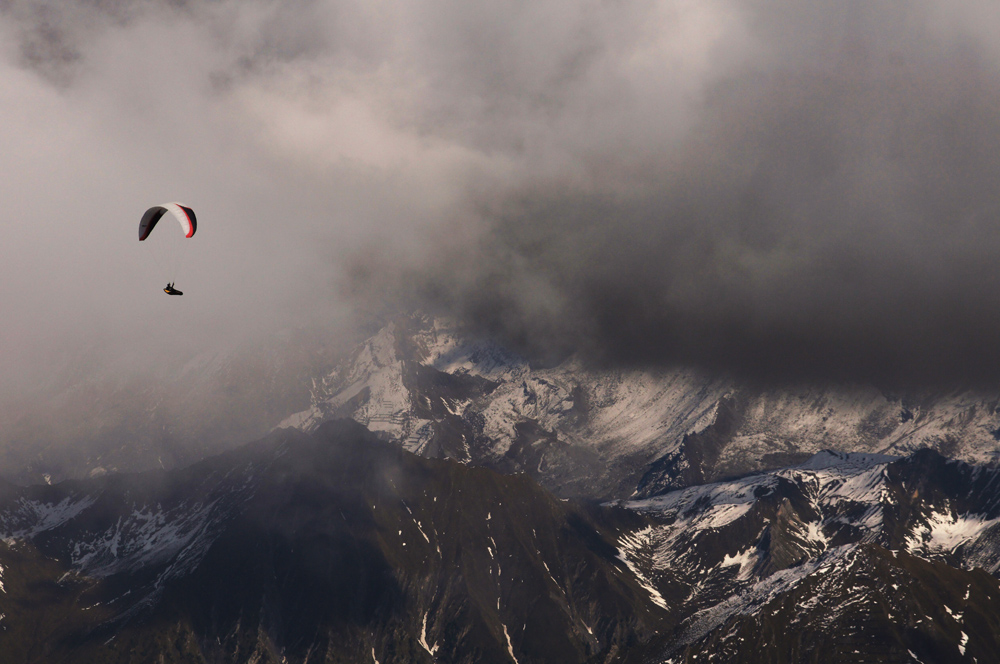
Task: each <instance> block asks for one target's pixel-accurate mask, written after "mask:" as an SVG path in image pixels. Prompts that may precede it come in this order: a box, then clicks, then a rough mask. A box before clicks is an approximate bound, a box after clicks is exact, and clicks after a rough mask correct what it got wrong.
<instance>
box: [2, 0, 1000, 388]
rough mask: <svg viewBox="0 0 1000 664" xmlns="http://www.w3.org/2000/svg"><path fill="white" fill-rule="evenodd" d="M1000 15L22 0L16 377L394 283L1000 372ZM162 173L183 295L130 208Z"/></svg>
mask: <svg viewBox="0 0 1000 664" xmlns="http://www.w3.org/2000/svg"><path fill="white" fill-rule="evenodd" d="M997 34H1000V12H998V11H997V10H996V9H995V8H994V7H993V6H992V5H991V4H988V3H985V2H981V1H979V0H959V1H957V2H948V3H944V2H939V1H931V0H918V1H915V2H909V3H905V4H904V3H870V2H855V1H847V2H844V1H840V0H838V1H836V2H834V1H833V0H830V1H825V0H824V1H822V2H815V3H808V4H803V3H798V2H791V1H790V0H789V1H788V2H757V1H756V0H743V1H737V0H705V1H703V2H697V3H695V2H689V1H688V0H625V1H622V2H615V3H602V2H579V1H578V0H542V1H540V2H533V3H521V2H493V3H487V4H482V3H480V4H478V5H477V4H474V3H473V4H470V3H468V2H465V1H460V0H422V1H421V2H417V1H416V0H395V1H394V2H358V1H355V0H301V1H297V2H278V1H276V0H239V1H237V0H214V1H208V0H185V1H177V2H174V1H167V0H164V1H163V2H138V1H135V2H129V1H126V0H122V1H105V0H86V1H84V0H81V1H79V2H74V3H68V2H55V1H51V2H50V1H46V0H42V1H40V2H36V1H34V0H32V1H28V0H0V127H2V130H0V169H2V171H3V173H4V176H5V177H4V178H3V179H2V180H0V199H2V200H3V201H4V205H3V208H2V210H0V223H2V224H3V226H4V230H5V234H4V242H3V243H2V245H0V279H2V282H3V288H2V289H0V311H3V312H4V317H3V321H2V322H0V345H2V346H3V347H4V348H17V349H18V352H17V353H5V354H4V355H3V356H2V357H0V373H2V375H4V376H5V380H4V381H3V383H2V384H0V393H5V392H11V393H17V392H21V391H23V389H24V387H25V386H26V385H28V384H30V383H32V382H38V381H39V380H43V379H44V378H45V376H47V375H49V374H50V373H51V372H52V371H54V370H56V369H58V368H59V367H60V366H61V365H63V364H65V362H68V361H72V360H73V359H74V358H79V357H81V356H84V355H86V356H90V355H95V356H98V357H99V358H101V360H99V361H96V364H97V365H99V366H103V367H106V368H107V367H134V366H136V365H138V364H141V362H142V361H144V360H143V358H148V357H151V356H155V357H157V358H165V359H157V360H156V361H155V362H151V363H150V367H149V370H150V371H152V372H153V373H154V375H155V373H156V372H157V371H159V370H161V369H162V368H163V367H164V365H172V364H175V363H176V357H177V355H178V354H182V355H184V356H193V355H197V354H198V353H200V352H204V351H206V349H210V348H211V349H218V348H227V347H231V346H234V345H237V344H238V343H241V341H242V340H244V339H245V338H247V337H257V338H261V337H266V336H267V335H268V334H273V333H274V332H275V330H277V329H282V328H284V327H287V326H290V325H296V324H299V323H306V322H308V323H315V322H316V320H317V319H319V320H320V321H322V322H329V323H331V324H336V325H340V324H341V323H344V321H348V320H350V319H351V318H352V317H353V316H354V313H355V311H356V310H357V309H359V308H361V309H374V310H380V308H384V307H386V306H389V305H392V306H396V305H398V304H399V303H402V304H404V305H405V306H408V307H409V306H428V307H434V308H438V309H440V310H444V311H451V312H453V313H457V314H460V315H463V316H468V317H469V318H470V319H471V320H473V321H476V322H477V323H478V324H481V325H483V326H485V327H488V328H490V329H494V330H499V331H502V332H503V333H505V334H507V335H509V336H510V337H511V338H512V339H515V340H518V341H520V342H521V343H523V344H524V345H526V346H530V347H533V348H535V349H537V350H539V352H542V351H544V353H545V354H549V355H559V354H562V353H566V352H570V351H574V350H578V351H581V352H585V353H586V354H587V355H588V356H590V357H594V358H595V359H599V360H603V361H613V362H627V363H632V364H646V363H670V362H693V363H698V364H703V365H709V366H713V367H717V368H720V369H726V370H732V371H742V372H746V373H749V374H753V375H758V376H779V377H781V376H811V377H833V378H845V379H848V378H856V379H861V378H865V377H875V378H894V379H900V380H902V379H907V380H910V379H912V380H928V381H929V380H944V379H948V380H951V379H961V380H973V379H982V380H992V377H993V376H994V375H995V374H996V371H997V369H998V368H1000V358H997V357H996V355H997V353H996V352H995V351H993V344H992V339H993V338H995V337H996V333H997V332H998V331H1000V325H998V323H997V321H996V318H997V316H996V315H995V313H994V312H995V311H997V305H998V304H1000V302H998V300H1000V284H998V283H997V282H998V278H997V277H996V276H995V273H996V270H995V263H996V258H997V257H998V253H1000V242H998V238H997V232H996V230H995V228H996V220H997V218H998V212H1000V210H998V208H1000V202H998V200H997V194H996V189H997V188H996V186H995V183H996V182H997V176H998V175H1000V166H998V163H997V156H996V155H997V154H1000V151H998V150H997V148H998V147H1000V146H998V145H997V143H998V139H997V136H998V131H997V130H998V126H997V125H998V120H997V113H996V109H997V108H1000V106H998V104H997V102H998V96H1000V84H998V81H1000V74H998V62H1000V38H997V36H996V35H997ZM169 200H181V201H184V202H186V203H188V204H190V205H192V206H193V207H195V209H196V210H197V211H198V212H199V216H200V218H201V220H202V223H201V226H200V229H199V235H198V236H197V239H198V240H199V241H198V242H197V243H192V247H191V252H190V253H191V255H190V256H188V257H187V258H186V263H185V264H186V266H187V268H186V269H187V271H188V273H187V276H186V277H185V278H183V279H182V278H178V279H177V282H178V286H179V287H181V288H182V290H184V291H185V293H186V295H185V298H184V303H183V308H181V307H180V306H179V303H177V302H167V301H166V300H169V299H170V298H165V297H162V296H161V294H159V289H160V288H161V287H162V285H163V283H161V282H165V281H166V280H167V278H170V277H164V276H163V275H161V274H160V273H159V272H157V271H156V270H154V269H150V265H149V259H148V257H147V256H146V255H145V254H144V253H142V252H141V251H140V249H142V250H144V248H142V247H139V246H138V243H137V242H136V241H135V238H134V233H135V230H134V226H135V224H136V223H137V221H138V217H139V216H140V215H141V213H142V210H144V209H145V208H146V207H147V206H148V205H151V204H155V203H160V202H163V201H169ZM345 276H346V279H342V281H341V285H343V286H344V287H345V289H346V291H347V292H348V293H349V294H351V295H352V297H348V298H342V297H341V295H342V292H339V291H338V290H337V286H338V281H337V280H338V278H343V277H345ZM77 284H84V285H85V287H83V288H81V287H78V286H77ZM174 299H177V298H174ZM149 349H155V352H152V351H150V350H149ZM123 358H129V359H128V360H127V361H126V360H125V359H123ZM134 358H138V359H135V361H133V359H134ZM105 360H106V361H105ZM123 370H124V369H123ZM115 371H118V369H115Z"/></svg>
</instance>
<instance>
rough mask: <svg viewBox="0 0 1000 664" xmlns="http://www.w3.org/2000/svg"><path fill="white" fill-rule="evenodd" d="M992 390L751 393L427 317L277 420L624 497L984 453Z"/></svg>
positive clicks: (398, 326) (576, 490) (404, 325)
mask: <svg viewBox="0 0 1000 664" xmlns="http://www.w3.org/2000/svg"><path fill="white" fill-rule="evenodd" d="M998 406H1000V395H998V394H981V393H975V392H959V393H949V394H934V393H926V394H900V395H892V394H885V393H883V392H880V391H878V390H876V389H874V388H870V387H864V386H858V387H855V388H843V387H816V386H792V387H785V388H781V389H779V388H761V387H754V386H749V385H742V384H739V383H737V382H734V381H733V380H729V379H723V378H720V377H717V376H711V375H708V374H704V373H701V372H698V371H694V370H683V369H676V370H661V371H638V370H636V371H624V370H620V371H601V370H595V369H593V368H589V367H587V366H585V365H584V364H583V363H581V362H580V361H579V360H578V359H576V358H569V359H567V360H566V361H564V362H562V363H561V364H559V365H557V366H554V367H535V366H532V365H531V364H530V363H529V362H527V361H526V360H524V359H523V358H520V357H518V356H517V355H515V354H513V353H511V352H509V351H507V350H505V349H504V348H502V347H501V346H499V345H497V344H496V343H495V342H493V341H491V340H487V339H479V338H476V337H472V336H468V335H465V334H464V333H462V332H461V331H460V330H459V329H458V328H457V327H455V326H454V325H451V324H449V323H447V322H444V321H441V320H434V319H430V318H426V317H420V316H415V317H410V318H405V319H399V320H397V321H395V322H394V323H392V324H390V325H388V326H387V327H385V328H384V329H382V330H381V331H380V332H379V333H378V334H377V335H375V336H374V337H372V338H371V339H369V340H368V341H366V342H365V343H364V344H362V345H361V346H360V347H359V348H358V349H356V350H355V352H354V353H353V354H352V356H351V357H350V358H349V360H348V361H347V362H345V363H343V364H342V365H340V366H338V367H337V368H336V369H335V370H334V371H333V372H331V373H330V374H329V375H328V376H327V377H326V378H325V379H323V380H322V381H319V382H318V383H317V384H316V386H315V389H314V390H313V394H312V405H311V407H310V408H309V409H308V410H305V411H303V412H300V413H297V414H296V415H293V416H291V417H289V418H288V419H286V420H285V421H284V422H282V424H281V426H286V427H295V428H300V429H303V430H306V431H309V430H311V429H313V428H314V427H315V426H317V425H318V424H319V423H320V422H323V421H325V420H326V419H330V418H336V417H351V418H353V419H355V420H357V421H359V422H361V423H362V424H365V425H366V426H368V427H369V428H371V429H372V430H373V431H378V432H380V433H381V435H383V436H385V437H386V438H387V439H391V440H394V441H396V442H398V443H399V444H401V445H403V446H404V447H405V448H406V449H408V450H411V451H413V452H416V453H418V454H422V455H425V456H431V457H441V456H446V457H450V458H454V459H457V460H460V461H463V462H469V463H474V464H481V465H486V466H489V467H493V468H497V469H499V470H502V471H518V472H526V473H528V474H530V475H531V476H532V477H535V478H536V479H538V480H539V481H540V482H541V483H543V484H544V485H545V486H546V487H547V488H549V489H550V490H552V491H554V492H556V493H557V494H558V495H562V496H600V497H605V498H624V497H628V496H632V495H637V496H640V497H641V496H650V495H655V494H657V493H661V492H663V491H665V490H668V489H672V488H677V487H683V486H689V485H693V484H700V483H704V482H706V481H714V480H717V479H720V478H724V477H731V476H735V475H740V474H744V473H747V472H754V471H760V470H766V469H773V468H780V467H784V466H788V465H791V464H794V463H798V462H800V461H803V460H804V459H806V458H808V457H809V456H811V455H812V454H815V453H817V452H819V451H821V450H823V449H837V450H841V451H847V452H865V453H880V454H899V455H905V454H909V453H910V452H912V451H914V450H917V449H920V448H923V447H931V448H934V449H937V450H939V451H940V452H942V453H943V454H945V455H947V456H951V457H954V458H960V459H964V460H967V461H971V462H989V461H992V460H994V459H995V458H996V456H997V454H998V451H1000V441H998V437H1000V411H998Z"/></svg>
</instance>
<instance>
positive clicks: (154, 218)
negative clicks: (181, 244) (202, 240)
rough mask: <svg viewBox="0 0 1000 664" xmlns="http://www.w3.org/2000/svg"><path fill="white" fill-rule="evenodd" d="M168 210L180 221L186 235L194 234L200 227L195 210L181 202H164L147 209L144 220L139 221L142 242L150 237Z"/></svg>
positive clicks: (143, 216)
mask: <svg viewBox="0 0 1000 664" xmlns="http://www.w3.org/2000/svg"><path fill="white" fill-rule="evenodd" d="M167 212H169V213H170V214H172V215H173V216H174V218H176V219H177V221H179V222H180V224H181V230H182V231H184V237H191V236H192V235H194V232H195V230H197V228H198V219H197V218H196V217H195V216H194V210H192V209H191V208H189V207H187V206H186V205H181V204H180V203H164V204H163V205H154V206H153V207H151V208H149V209H148V210H146V214H144V215H142V221H140V222H139V241H140V242H142V241H143V240H145V239H146V238H147V237H149V234H150V233H152V232H153V227H154V226H156V222H158V221H159V220H160V217H162V216H163V215H165V214H166V213H167Z"/></svg>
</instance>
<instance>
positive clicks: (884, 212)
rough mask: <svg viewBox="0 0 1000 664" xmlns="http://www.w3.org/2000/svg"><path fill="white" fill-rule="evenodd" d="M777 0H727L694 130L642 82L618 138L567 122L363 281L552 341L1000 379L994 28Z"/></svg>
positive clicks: (998, 91) (783, 373)
mask: <svg viewBox="0 0 1000 664" xmlns="http://www.w3.org/2000/svg"><path fill="white" fill-rule="evenodd" d="M776 5H777V6H775V7H771V8H767V7H763V6H756V5H754V4H753V3H745V4H742V5H739V4H737V3H734V4H733V5H732V7H734V8H740V9H742V10H744V11H745V12H746V14H745V15H744V16H743V17H742V23H741V25H742V27H743V29H745V30H746V31H747V33H746V35H745V39H746V41H747V44H749V46H746V47H744V52H745V53H748V54H750V55H749V56H748V57H747V58H746V60H745V61H744V62H742V63H740V62H733V61H732V60H731V59H728V60H727V58H729V57H730V55H729V54H727V53H726V52H725V51H726V47H725V46H724V45H722V46H719V49H720V51H721V55H720V54H716V56H715V61H714V64H712V65H711V66H710V67H708V68H707V70H706V72H699V74H698V76H697V80H698V81H700V82H702V83H704V87H703V89H702V91H701V94H700V95H696V97H697V98H696V99H695V100H694V101H691V100H688V101H685V102H684V103H679V106H678V114H680V115H683V116H684V117H685V118H686V119H685V121H684V122H682V123H680V124H681V126H680V127H678V128H672V129H671V130H669V131H666V130H664V129H663V128H662V127H659V126H658V124H657V122H656V120H655V119H653V118H652V116H650V115H647V114H646V111H647V110H648V109H646V108H644V105H645V104H646V103H648V102H649V100H648V99H643V94H644V92H643V91H642V90H639V91H633V90H631V89H628V88H626V89H625V92H634V96H633V97H632V98H629V97H628V96H627V95H625V96H623V97H622V101H621V102H620V104H619V106H618V110H619V111H620V112H621V121H622V123H623V124H624V126H623V127H620V126H617V125H609V126H608V134H610V135H614V134H616V133H620V134H621V140H620V141H616V142H615V143H614V144H611V145H606V144H605V143H604V141H603V140H602V138H604V137H602V136H601V134H600V133H599V132H594V133H590V134H588V133H586V132H585V131H581V132H580V133H579V134H575V135H567V136H565V137H563V140H562V141H561V143H559V144H558V145H557V146H556V147H554V148H547V149H550V150H551V152H546V151H545V150H540V152H542V153H543V154H544V156H545V157H546V158H548V159H550V160H552V161H555V160H556V159H559V158H561V159H563V160H564V163H567V164H569V163H571V164H572V166H561V167H559V168H556V169H554V170H553V171H548V172H547V168H546V165H542V164H540V161H541V159H539V160H538V161H533V160H532V159H531V158H526V159H525V160H524V161H523V162H522V165H523V166H524V169H525V170H524V172H523V173H522V174H521V175H522V177H514V178H510V179H509V180H507V181H506V182H505V183H504V184H505V185H507V186H504V187H500V188H496V189H491V190H489V191H488V192H485V193H483V192H480V194H479V195H478V196H477V197H476V198H475V204H476V206H477V207H475V211H474V213H470V214H469V218H473V219H474V220H473V221H468V219H465V220H460V221H457V222H455V224H456V225H457V226H462V225H466V226H469V227H472V228H475V229H476V231H475V233H474V239H473V241H471V242H452V243H449V242H448V241H447V239H446V238H438V239H437V240H436V244H437V246H438V247H439V248H440V250H439V251H435V252H433V253H432V254H431V256H430V258H429V259H428V260H426V261H424V262H417V263H412V262H410V263H408V264H406V267H405V268H404V269H402V270H399V271H395V270H393V269H392V268H391V267H388V266H386V265H383V266H381V267H380V268H379V269H380V270H388V274H389V276H388V277H385V276H384V275H380V276H379V279H375V280H370V281H368V282H365V281H363V280H361V281H359V282H356V283H355V284H354V287H355V288H356V289H359V290H360V292H361V293H363V294H364V295H363V297H366V298H367V297H370V296H371V292H372V289H371V285H372V284H375V290H384V289H386V288H389V289H390V290H391V289H392V287H391V286H387V283H389V282H391V281H392V279H393V278H395V277H397V276H398V278H399V281H400V282H402V283H404V284H405V288H404V289H403V292H404V293H405V295H404V297H403V298H402V299H404V300H409V301H417V302H422V303H424V306H432V307H441V308H443V309H445V310H448V311H452V312H456V313H458V314H459V315H461V316H463V317H466V318H467V319H469V320H472V321H474V322H475V323H476V324H478V325H481V326H483V327H485V328H487V329H489V330H492V331H498V332H500V333H502V334H505V335H507V336H508V338H510V339H512V340H514V341H515V342H517V343H519V344H521V345H522V346H523V347H526V348H528V349H529V350H531V351H532V352H535V353H540V354H542V355H549V356H559V355H560V354H564V353H567V352H574V351H577V352H583V353H584V354H586V355H587V356H589V357H591V358H593V359H595V360H598V361H603V362H615V363H626V364H630V365H640V366H642V365H649V364H664V363H667V364H669V363H693V364H698V365H703V366H708V367H711V368H715V369H719V370H723V371H728V372H735V373H739V374H743V375H747V376H751V377H755V378H763V379H778V380H786V379H795V380H799V379H807V380H837V381H876V382H881V383H892V384H900V383H905V384H910V383H939V382H940V383H959V384H966V385H967V384H980V383H986V384H992V385H995V384H996V382H997V379H998V377H1000V350H998V348H1000V346H998V344H997V339H998V338H1000V188H998V186H997V184H998V182H1000V114H998V112H997V109H998V108H1000V62H998V59H997V53H996V47H997V44H996V43H991V42H990V41H989V40H988V39H986V38H979V37H977V36H976V35H975V34H974V26H973V24H972V23H966V24H961V25H959V26H957V27H956V26H955V25H951V26H949V27H947V28H943V27H940V26H938V27H935V23H934V20H935V16H936V13H935V6H933V5H932V4H930V3H925V4H907V5H905V6H904V5H895V4H893V5H890V4H889V3H881V4H877V5H872V4H871V3H820V5H818V6H814V7H812V8H810V9H796V8H794V7H791V6H785V3H776ZM976 7H977V6H974V5H971V4H967V5H964V6H962V7H958V8H957V10H956V13H957V15H959V16H962V15H963V13H964V15H965V17H966V18H968V17H970V16H973V15H974V11H973V10H975V9H976ZM786 10H787V13H783V12H786ZM996 18H997V17H996V16H992V19H993V20H994V21H995V20H996ZM719 63H721V64H719ZM591 73H592V72H591ZM585 78H586V75H584V79H585ZM645 82H650V81H645V80H642V81H639V83H645ZM580 85H581V86H582V87H586V85H587V82H586V81H584V82H583V83H580ZM566 96H571V93H569V92H564V93H563V99H564V100H565V97H566ZM540 108H543V110H537V109H536V111H537V115H536V116H535V117H536V120H538V121H539V122H542V120H541V119H540V118H542V117H544V116H545V113H546V111H545V110H544V108H547V107H545V105H544V104H542V105H540ZM578 111H579V108H574V107H573V106H572V103H571V102H567V105H566V107H564V108H563V109H562V110H561V111H560V112H561V113H563V114H564V115H565V114H572V113H574V112H578ZM612 115H613V114H611V113H609V114H608V119H610V118H611V116H612ZM661 122H662V124H664V125H670V124H671V123H675V118H671V117H670V116H669V114H665V115H664V117H662V118H661ZM554 124H555V125H558V124H559V122H558V121H554ZM590 129H591V130H594V129H596V128H595V127H591V128H590ZM526 150H527V151H530V149H526ZM553 153H559V154H558V156H556V155H554V154H553ZM450 232H453V229H452V230H449V231H446V232H445V235H447V234H448V233H450ZM393 260H394V261H395V263H396V264H398V263H399V262H400V261H399V260H398V257H394V259H393ZM376 272H377V270H372V269H370V268H369V269H368V271H367V275H368V277H369V279H370V278H371V276H372V274H374V273H376Z"/></svg>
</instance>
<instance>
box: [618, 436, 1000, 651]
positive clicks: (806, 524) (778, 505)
mask: <svg viewBox="0 0 1000 664" xmlns="http://www.w3.org/2000/svg"><path fill="white" fill-rule="evenodd" d="M625 505H626V506H627V507H629V508H630V509H633V510H637V511H639V512H643V513H645V514H647V515H656V517H657V518H658V519H660V523H659V524H657V525H654V526H651V527H648V528H647V529H645V530H642V531H640V532H634V533H631V534H629V535H627V536H625V537H624V538H623V539H622V540H621V541H620V542H619V548H620V549H621V551H622V556H623V559H624V560H626V561H628V563H629V564H630V566H631V567H632V568H633V569H635V570H636V573H637V575H639V576H640V577H641V578H644V579H646V581H647V582H648V583H649V584H650V585H651V586H652V587H654V588H656V589H657V590H658V592H659V593H660V594H661V596H662V597H664V598H665V601H666V604H667V606H673V605H676V604H681V605H683V606H685V607H686V611H687V616H686V617H685V618H684V620H683V622H682V625H681V627H680V628H679V629H678V631H677V632H676V633H675V640H674V641H673V642H672V644H671V645H670V647H669V648H668V649H667V650H666V651H665V652H664V653H663V657H664V660H665V661H692V660H693V661H700V660H701V659H707V658H709V656H712V657H715V658H721V660H723V661H742V662H758V661H774V662H801V661H822V662H851V661H880V662H896V661H898V662H903V661H923V662H960V661H969V662H971V661H980V662H986V661H998V657H1000V638H998V636H997V635H998V632H997V628H998V627H1000V618H998V614H997V613H996V611H997V610H998V609H1000V584H998V582H997V579H996V574H997V571H998V570H1000V567H998V565H1000V470H997V469H992V468H990V469H987V468H983V467H981V466H978V467H977V466H970V465H966V464H964V463H961V462H957V461H949V460H947V459H945V458H944V457H942V456H941V455H939V454H937V453H936V452H933V451H931V450H924V451H921V452H918V453H916V454H914V455H912V456H910V457H908V458H905V459H899V460H895V459H892V458H886V457H880V456H873V455H844V454H834V453H823V454H819V455H816V456H815V457H813V458H812V459H811V460H810V461H809V462H807V463H805V464H802V465H800V466H797V467H793V468H788V469H783V470H780V471H777V472H772V473H765V474H761V475H756V476H752V477H746V478H743V479H740V480H735V481H731V482H725V483H718V484H711V485H705V486H698V487H691V488H688V489H684V490H681V491H674V492H671V493H668V494H665V495H662V496H657V497H654V498H649V499H645V500H639V501H631V502H627V503H625ZM858 653H860V655H859V654H858ZM865 658H867V659H865Z"/></svg>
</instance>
